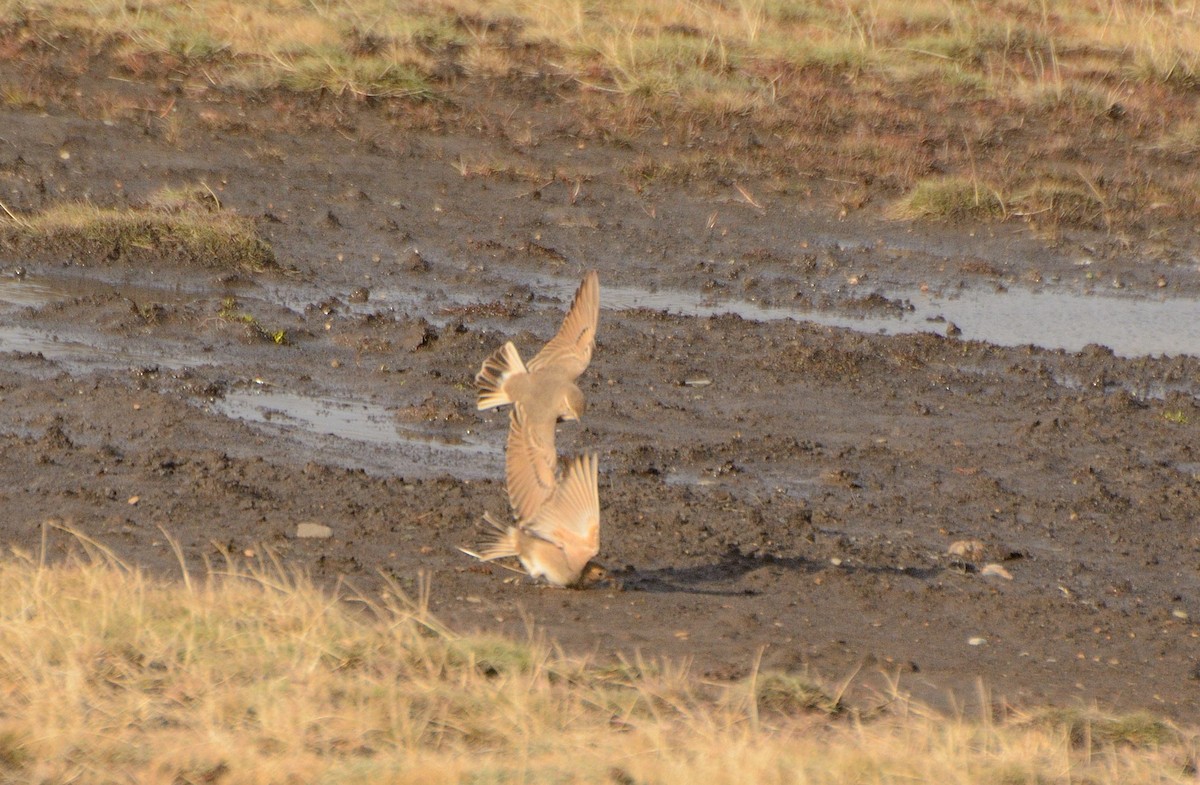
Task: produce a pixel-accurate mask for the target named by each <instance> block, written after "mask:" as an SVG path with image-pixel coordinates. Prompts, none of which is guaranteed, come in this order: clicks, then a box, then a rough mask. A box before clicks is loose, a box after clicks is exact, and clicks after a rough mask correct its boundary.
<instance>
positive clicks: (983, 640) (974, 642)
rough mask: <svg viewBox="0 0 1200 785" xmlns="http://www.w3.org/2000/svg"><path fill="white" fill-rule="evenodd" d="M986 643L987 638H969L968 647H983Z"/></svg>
mask: <svg viewBox="0 0 1200 785" xmlns="http://www.w3.org/2000/svg"><path fill="white" fill-rule="evenodd" d="M985 643H987V638H978V637H976V638H967V645H969V646H982V645H983V644H985Z"/></svg>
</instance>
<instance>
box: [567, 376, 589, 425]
mask: <svg viewBox="0 0 1200 785" xmlns="http://www.w3.org/2000/svg"><path fill="white" fill-rule="evenodd" d="M563 404H564V405H563V408H562V412H563V414H562V419H564V420H579V419H582V418H583V413H584V412H586V411H587V398H584V397H583V392H582V391H581V390H580V389H579V388H578V387H576V386H575V385H573V384H572V385H571V386H570V387H568V388H567V391H566V392H565V393H564V394H563Z"/></svg>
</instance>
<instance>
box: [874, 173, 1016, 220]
mask: <svg viewBox="0 0 1200 785" xmlns="http://www.w3.org/2000/svg"><path fill="white" fill-rule="evenodd" d="M893 215H895V216H896V217H900V218H940V219H946V220H955V221H960V220H966V219H973V220H986V219H995V218H1003V217H1004V215H1005V209H1004V202H1003V201H1001V199H1000V196H999V194H998V193H997V192H996V191H995V190H993V189H992V188H990V187H988V186H986V185H984V184H983V183H980V182H979V181H977V180H974V179H967V178H965V177H939V178H936V179H931V180H922V181H920V182H918V183H917V184H916V187H914V188H913V190H912V191H911V192H910V193H909V194H908V195H907V196H906V197H904V198H903V199H902V200H901V201H900V202H899V203H898V204H896V205H895V207H894V208H893Z"/></svg>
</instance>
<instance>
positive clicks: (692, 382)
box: [683, 378, 712, 387]
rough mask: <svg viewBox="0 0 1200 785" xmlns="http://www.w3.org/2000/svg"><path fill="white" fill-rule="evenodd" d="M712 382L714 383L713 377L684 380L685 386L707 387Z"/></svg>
mask: <svg viewBox="0 0 1200 785" xmlns="http://www.w3.org/2000/svg"><path fill="white" fill-rule="evenodd" d="M710 384H712V379H702V378H698V379H684V380H683V385H684V387H707V386H708V385H710Z"/></svg>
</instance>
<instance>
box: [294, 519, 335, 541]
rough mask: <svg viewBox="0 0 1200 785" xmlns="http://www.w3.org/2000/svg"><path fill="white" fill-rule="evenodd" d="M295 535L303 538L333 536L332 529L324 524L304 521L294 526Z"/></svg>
mask: <svg viewBox="0 0 1200 785" xmlns="http://www.w3.org/2000/svg"><path fill="white" fill-rule="evenodd" d="M296 536H297V537H301V538H305V539H308V538H312V539H325V538H327V537H332V536H333V529H331V528H329V527H328V526H325V525H324V524H320V523H308V522H306V523H302V524H300V525H299V526H297V527H296Z"/></svg>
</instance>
